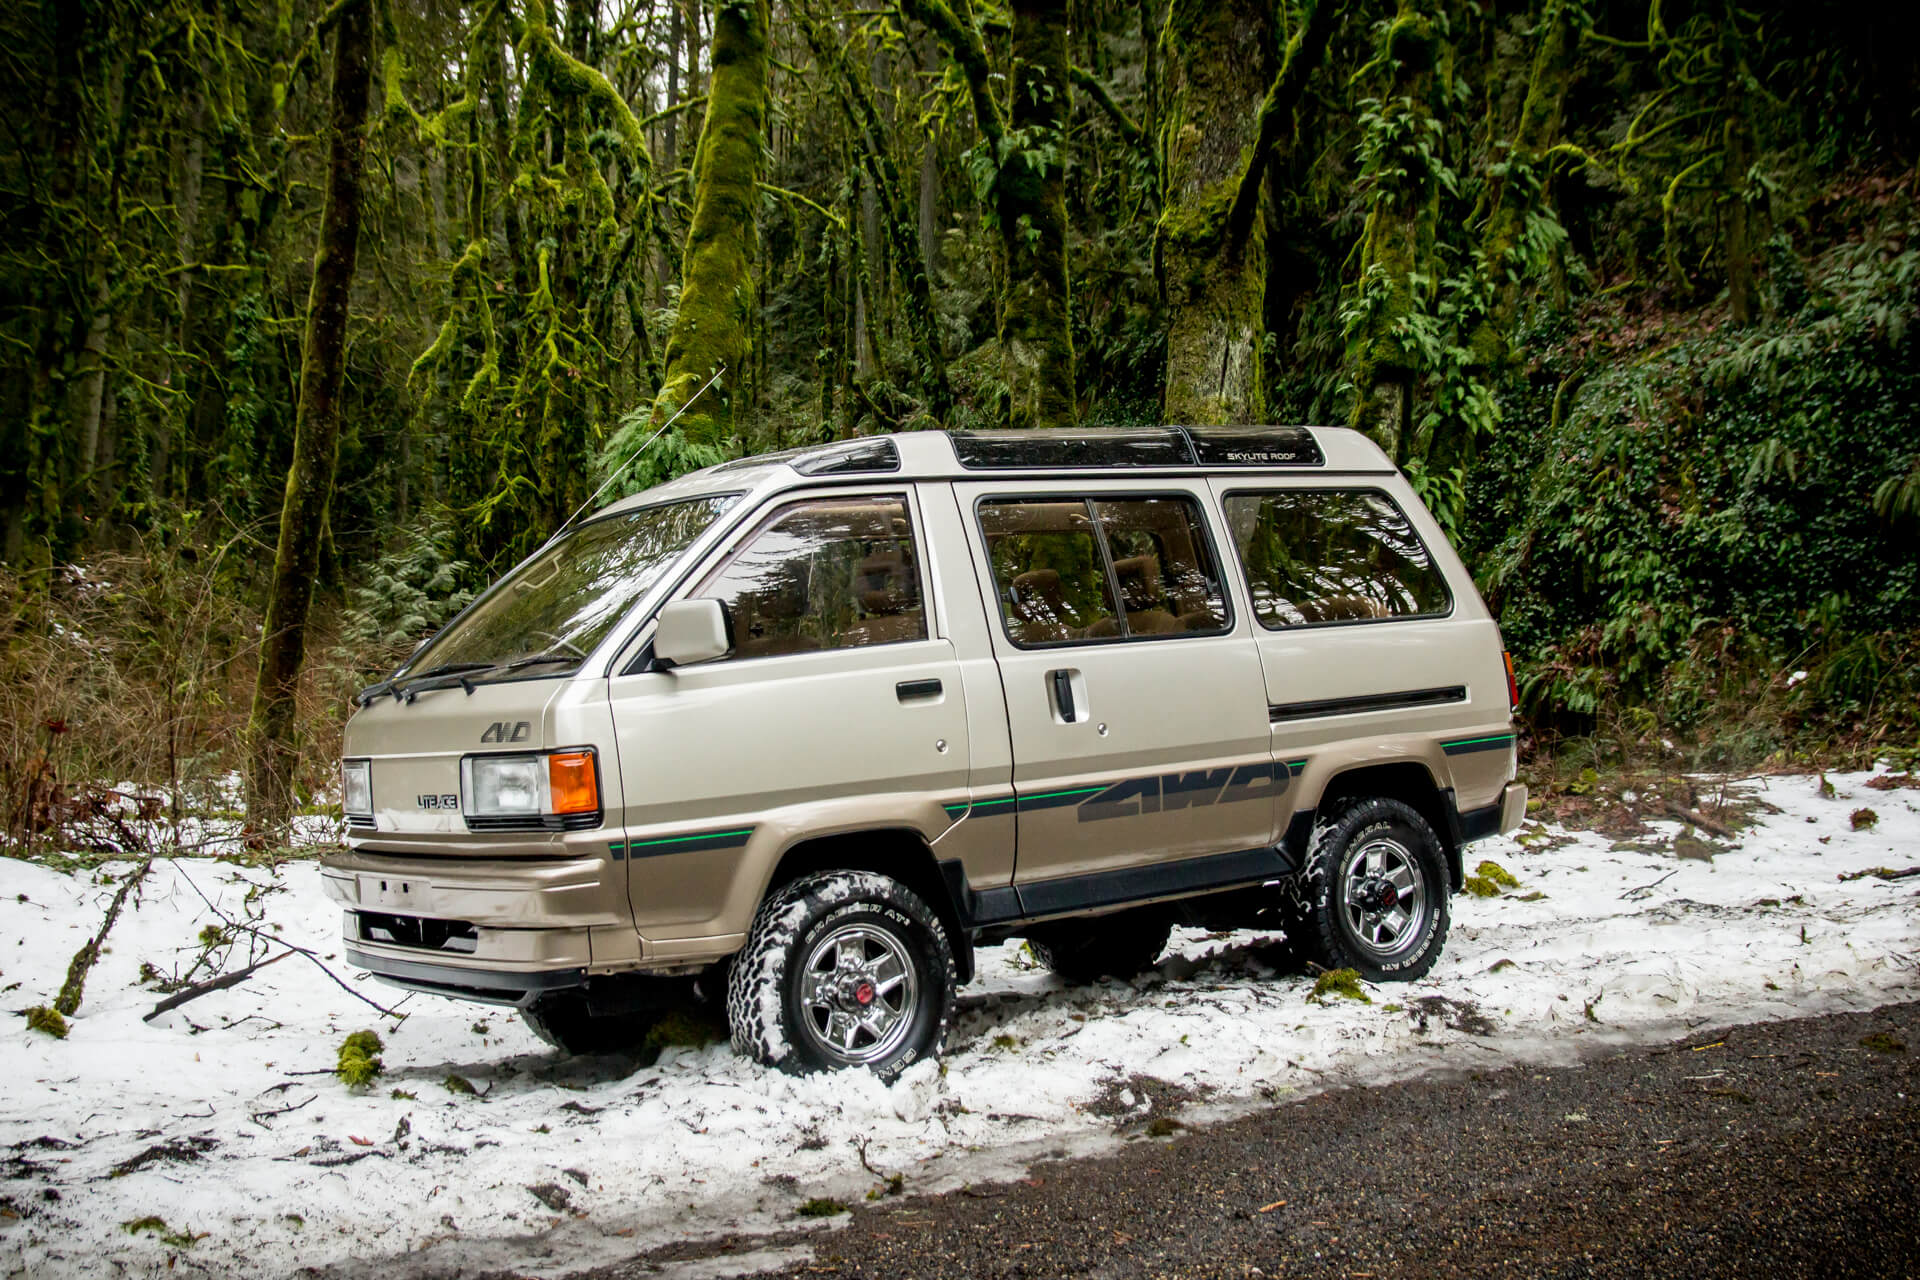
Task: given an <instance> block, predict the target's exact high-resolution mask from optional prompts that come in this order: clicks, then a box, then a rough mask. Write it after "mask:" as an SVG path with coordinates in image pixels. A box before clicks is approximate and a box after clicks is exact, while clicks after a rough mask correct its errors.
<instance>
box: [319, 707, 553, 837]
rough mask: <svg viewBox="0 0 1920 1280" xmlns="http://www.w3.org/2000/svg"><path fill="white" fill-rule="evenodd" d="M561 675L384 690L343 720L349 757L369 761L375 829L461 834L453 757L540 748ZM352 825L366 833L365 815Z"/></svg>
mask: <svg viewBox="0 0 1920 1280" xmlns="http://www.w3.org/2000/svg"><path fill="white" fill-rule="evenodd" d="M565 684H566V680H565V679H549V680H505V681H500V682H498V683H495V684H476V685H474V686H473V692H472V693H467V692H466V691H465V690H464V689H462V688H461V687H460V686H459V685H455V686H453V687H452V688H448V689H428V690H423V691H421V692H419V693H418V694H417V695H416V696H415V698H414V700H413V701H412V702H407V701H404V700H403V699H399V698H395V697H393V696H392V695H386V696H383V697H381V698H378V699H376V700H375V701H374V702H373V703H372V704H371V705H369V706H366V707H362V708H361V709H360V710H359V711H358V712H356V713H355V714H354V715H353V717H352V719H350V720H348V721H347V728H346V734H345V747H344V749H343V751H342V752H341V754H342V755H343V756H344V757H345V758H346V759H349V760H368V761H371V762H372V764H373V827H372V829H371V830H372V831H374V832H404V833H418V834H425V833H435V832H439V833H446V834H448V835H454V834H458V835H460V836H462V837H464V836H465V835H466V833H467V827H466V822H465V820H464V819H463V818H462V817H461V815H460V761H461V758H462V757H464V756H468V755H475V754H479V753H482V752H489V753H491V752H504V753H513V752H520V751H539V750H542V749H543V748H545V747H547V746H548V745H550V744H549V743H548V742H547V727H546V726H547V714H546V710H547V705H548V704H549V703H550V702H551V701H552V700H553V698H554V696H555V695H556V694H557V693H558V692H559V691H560V690H561V689H562V688H563V687H564V686H565ZM354 830H356V831H357V832H359V833H360V834H367V833H368V831H369V828H368V827H367V826H366V825H365V823H364V820H362V821H361V822H359V823H356V824H354Z"/></svg>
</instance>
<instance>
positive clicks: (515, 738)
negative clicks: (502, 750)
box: [480, 720, 533, 742]
mask: <svg viewBox="0 0 1920 1280" xmlns="http://www.w3.org/2000/svg"><path fill="white" fill-rule="evenodd" d="M532 732H533V725H532V724H531V723H530V722H528V721H526V720H515V721H514V722H513V723H511V724H509V723H508V722H506V721H505V720H495V721H494V722H493V723H492V724H490V725H488V726H487V731H486V732H485V733H483V734H481V735H480V741H482V742H525V741H526V740H527V735H528V734H530V733H532Z"/></svg>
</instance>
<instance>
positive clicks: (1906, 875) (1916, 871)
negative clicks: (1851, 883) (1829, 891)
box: [1839, 867, 1920, 880]
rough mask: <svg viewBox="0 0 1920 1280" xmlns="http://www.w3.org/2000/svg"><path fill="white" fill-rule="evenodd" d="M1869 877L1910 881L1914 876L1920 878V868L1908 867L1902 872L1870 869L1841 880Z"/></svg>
mask: <svg viewBox="0 0 1920 1280" xmlns="http://www.w3.org/2000/svg"><path fill="white" fill-rule="evenodd" d="M1868 876H1875V877H1877V878H1879V879H1881V880H1908V879H1911V878H1912V877H1914V876H1920V867H1907V868H1905V869H1904V870H1901V871H1895V870H1894V869H1893V868H1891V867H1868V868H1867V869H1866V870H1865V871H1849V872H1847V873H1846V874H1844V875H1842V876H1840V877H1839V878H1840V879H1842V880H1865V879H1866V878H1867V877H1868Z"/></svg>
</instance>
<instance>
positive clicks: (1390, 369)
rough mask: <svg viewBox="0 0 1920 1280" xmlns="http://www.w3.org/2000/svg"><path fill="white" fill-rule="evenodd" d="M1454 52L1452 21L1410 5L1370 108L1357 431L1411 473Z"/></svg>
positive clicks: (1352, 355) (1392, 33) (1356, 354)
mask: <svg viewBox="0 0 1920 1280" xmlns="http://www.w3.org/2000/svg"><path fill="white" fill-rule="evenodd" d="M1451 59H1452V52H1451V50H1450V48H1449V47H1448V44H1447V37H1446V29H1445V20H1444V18H1443V17H1442V16H1441V15H1440V14H1439V13H1437V12H1429V11H1428V9H1427V7H1426V5H1425V4H1423V3H1422V2H1421V0H1400V7H1399V10H1398V12H1397V13H1396V14H1395V15H1394V18H1393V21H1392V22H1391V23H1389V24H1388V25H1387V27H1386V29H1385V32H1384V36H1383V39H1382V43H1381V47H1380V49H1379V52H1378V58H1377V59H1376V60H1377V62H1378V63H1379V64H1380V66H1381V67H1382V69H1383V70H1384V71H1385V73H1386V77H1387V83H1386V85H1385V86H1384V93H1383V94H1382V95H1381V96H1380V97H1378V98H1370V99H1368V100H1367V101H1366V102H1365V103H1364V104H1363V110H1362V113H1361V132H1362V142H1361V166H1360V182H1361V184H1362V186H1363V189H1364V190H1365V191H1366V193H1367V197H1366V198H1367V203H1368V212H1367V219H1366V223H1365V225H1364V227H1363V229H1362V231H1361V236H1360V246H1359V250H1358V254H1357V257H1358V264H1359V275H1358V279H1357V281H1356V283H1355V285H1354V287H1353V289H1352V291H1351V293H1350V296H1349V298H1348V302H1347V306H1346V308H1345V310H1344V318H1345V321H1346V324H1345V329H1346V337H1347V365H1348V368H1349V369H1350V370H1351V380H1352V383H1353V389H1354V399H1353V410H1352V414H1351V416H1350V423H1351V425H1352V426H1354V427H1356V428H1357V429H1359V430H1361V431H1364V432H1366V433H1367V434H1368V435H1370V436H1372V437H1373V439H1374V441H1375V442H1376V443H1378V444H1379V445H1380V447H1381V448H1383V449H1385V450H1386V451H1387V454H1388V456H1390V457H1392V458H1393V459H1394V460H1395V461H1396V462H1399V463H1405V462H1406V461H1407V460H1408V457H1409V453H1410V451H1411V449H1412V448H1413V445H1414V439H1413V435H1414V431H1413V427H1414V403H1413V401H1414V391H1415V383H1416V379H1417V378H1418V376H1419V374H1420V373H1421V356H1420V353H1419V350H1418V347H1417V345H1416V342H1415V335H1414V328H1415V326H1416V325H1417V324H1418V321H1419V320H1420V318H1421V316H1422V314H1423V313H1425V312H1427V311H1429V310H1430V309H1431V304H1432V290H1433V287H1434V281H1433V272H1432V270H1431V267H1432V264H1433V247H1434V228H1435V223H1436V220H1437V218H1438V215H1439V197H1440V187H1441V183H1440V173H1441V171H1442V169H1443V168H1444V164H1445V160H1444V155H1443V151H1442V145H1443V141H1444V120H1443V117H1442V115H1441V114H1440V112H1439V111H1437V110H1436V104H1442V106H1444V104H1445V102H1446V100H1447V97H1448V80H1449V78H1450V73H1451V66H1450V64H1451Z"/></svg>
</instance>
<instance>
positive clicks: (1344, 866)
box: [1299, 796, 1451, 982]
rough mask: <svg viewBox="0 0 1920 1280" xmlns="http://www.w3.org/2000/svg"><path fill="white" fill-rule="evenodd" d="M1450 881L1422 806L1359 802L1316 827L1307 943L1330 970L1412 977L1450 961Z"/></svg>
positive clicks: (1306, 884)
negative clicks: (1445, 950)
mask: <svg viewBox="0 0 1920 1280" xmlns="http://www.w3.org/2000/svg"><path fill="white" fill-rule="evenodd" d="M1450 887H1451V886H1450V884H1449V880H1448V875H1447V862H1446V855H1445V852H1444V851H1443V850H1442V848H1441V845H1440V838H1439V837H1438V836H1436V835H1435V834H1434V832H1433V827H1432V826H1431V825H1429V824H1428V822H1427V820H1426V819H1425V818H1423V817H1421V816H1420V813H1419V811H1418V810H1416V809H1414V807H1413V806H1412V805H1409V804H1406V803H1404V802H1403V801H1399V800H1389V799H1386V798H1384V797H1377V796H1376V797H1373V798H1371V799H1359V800H1354V801H1352V802H1350V803H1348V804H1347V805H1346V807H1344V808H1341V809H1337V810H1335V811H1333V812H1332V813H1330V814H1328V815H1326V816H1324V817H1322V818H1321V819H1320V821H1319V822H1318V823H1317V824H1316V825H1315V826H1314V829H1313V840H1312V842H1311V843H1310V844H1309V845H1308V847H1307V861H1306V866H1305V868H1304V869H1303V870H1302V872H1301V885H1300V888H1301V898H1302V900H1303V901H1304V903H1305V905H1306V908H1307V910H1306V918H1305V919H1304V920H1302V921H1301V922H1300V938H1299V942H1300V944H1301V946H1302V947H1303V948H1304V950H1305V952H1306V954H1307V956H1308V957H1309V958H1311V959H1313V960H1315V961H1317V962H1319V963H1320V964H1322V965H1324V966H1325V967H1326V968H1328V969H1354V970H1358V971H1359V974H1360V976H1361V977H1363V978H1365V979H1367V980H1368V981H1370V982H1411V981H1412V980H1414V979H1416V978H1420V977H1424V976H1425V975H1426V973H1427V971H1428V970H1429V969H1432V968H1433V966H1434V962H1435V961H1437V960H1438V959H1439V958H1440V951H1441V948H1442V947H1443V946H1444V945H1445V943H1446V940H1447V928H1448V925H1449V924H1450V922H1451V912H1450V909H1449V906H1448V900H1447V899H1448V890H1449V888H1450Z"/></svg>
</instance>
